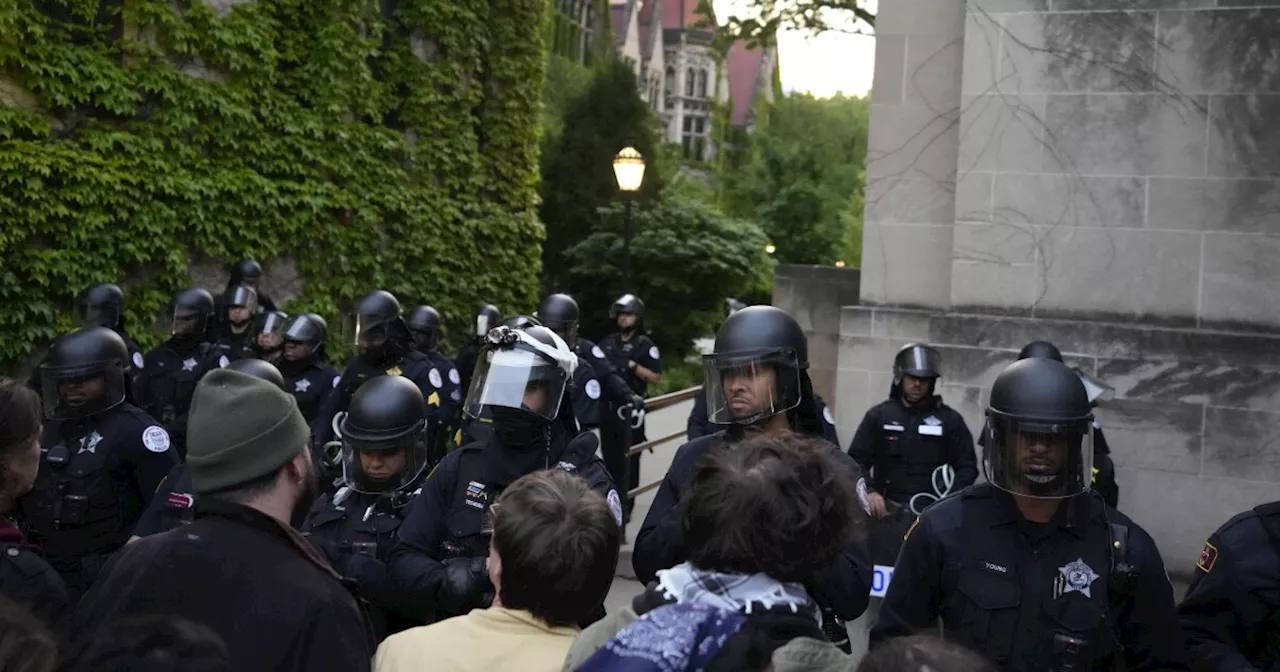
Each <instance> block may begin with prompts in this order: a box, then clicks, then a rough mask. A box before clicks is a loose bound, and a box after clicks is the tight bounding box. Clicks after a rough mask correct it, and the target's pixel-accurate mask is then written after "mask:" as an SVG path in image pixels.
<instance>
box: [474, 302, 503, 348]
mask: <svg viewBox="0 0 1280 672" xmlns="http://www.w3.org/2000/svg"><path fill="white" fill-rule="evenodd" d="M499 324H502V312H501V311H499V310H498V307H497V306H495V305H493V304H491V303H486V304H484V305H483V306H480V307H479V308H477V309H476V314H475V328H476V331H475V334H476V338H479V339H483V338H484V337H485V336H487V335H488V334H489V330H490V329H493V328H494V327H496V326H498V325H499Z"/></svg>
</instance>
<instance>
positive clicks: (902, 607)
mask: <svg viewBox="0 0 1280 672" xmlns="http://www.w3.org/2000/svg"><path fill="white" fill-rule="evenodd" d="M942 561H943V558H942V554H941V552H940V548H939V545H938V540H937V537H936V536H935V534H934V532H933V530H932V529H931V528H930V527H929V519H928V517H925V516H919V517H917V518H916V522H915V523H914V524H912V526H911V528H910V529H908V530H907V534H906V538H905V540H904V541H903V542H902V549H901V550H900V551H898V560H897V562H895V563H894V565H893V581H891V582H890V583H889V590H888V592H886V593H885V596H884V601H883V602H882V603H881V604H880V614H879V616H878V617H877V618H876V622H875V625H873V626H871V632H870V634H869V641H868V646H870V647H872V648H874V647H875V646H876V645H877V644H879V643H880V642H883V641H885V640H887V639H890V638H893V637H902V636H906V635H911V634H915V633H916V632H917V631H919V630H924V629H926V628H929V627H930V626H932V625H933V623H934V621H936V620H937V618H938V614H939V609H940V607H941V605H942Z"/></svg>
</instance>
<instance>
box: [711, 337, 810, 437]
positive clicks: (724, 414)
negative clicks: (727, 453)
mask: <svg viewBox="0 0 1280 672" xmlns="http://www.w3.org/2000/svg"><path fill="white" fill-rule="evenodd" d="M702 373H703V378H702V379H703V385H702V389H703V393H704V394H705V395H706V396H707V419H708V420H710V421H711V422H713V423H716V424H722V425H723V424H744V425H749V424H752V423H754V422H756V421H758V420H761V419H763V418H767V417H769V416H772V415H777V414H778V413H785V412H787V411H789V410H791V409H793V408H795V407H796V406H798V405H799V404H800V369H799V367H798V366H797V359H796V353H795V351H794V350H792V349H790V348H786V349H776V350H775V349H770V350H748V351H740V352H731V353H716V354H710V355H705V356H703V358H702Z"/></svg>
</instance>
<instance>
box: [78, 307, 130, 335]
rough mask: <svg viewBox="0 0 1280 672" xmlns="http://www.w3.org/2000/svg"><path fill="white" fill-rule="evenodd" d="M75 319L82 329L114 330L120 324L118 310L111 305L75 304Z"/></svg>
mask: <svg viewBox="0 0 1280 672" xmlns="http://www.w3.org/2000/svg"><path fill="white" fill-rule="evenodd" d="M76 318H77V319H79V320H80V325H81V326H84V327H106V328H108V329H115V328H116V325H117V324H119V323H120V309H119V308H118V307H116V306H111V305H106V306H103V305H89V304H85V303H83V302H81V303H77V304H76Z"/></svg>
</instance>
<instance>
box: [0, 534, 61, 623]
mask: <svg viewBox="0 0 1280 672" xmlns="http://www.w3.org/2000/svg"><path fill="white" fill-rule="evenodd" d="M0 595H4V596H5V597H7V598H9V599H10V600H13V601H14V602H17V603H18V604H21V605H22V606H24V607H26V608H28V609H30V610H31V613H33V614H35V615H36V617H37V618H39V619H40V620H41V621H44V623H45V625H48V626H50V627H57V626H58V625H60V624H61V621H62V618H63V616H64V615H66V612H67V606H68V604H67V602H68V597H67V586H66V584H65V583H63V581H62V577H61V576H58V573H57V572H55V571H53V568H52V567H50V566H49V563H47V562H45V561H44V559H43V558H41V557H40V556H39V555H38V554H37V553H36V549H35V548H34V547H32V546H31V545H29V544H28V543H27V540H26V539H25V538H24V537H23V536H22V532H20V531H19V530H18V527H17V526H16V525H14V524H13V523H12V522H11V521H10V520H9V519H8V518H6V517H4V516H0Z"/></svg>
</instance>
